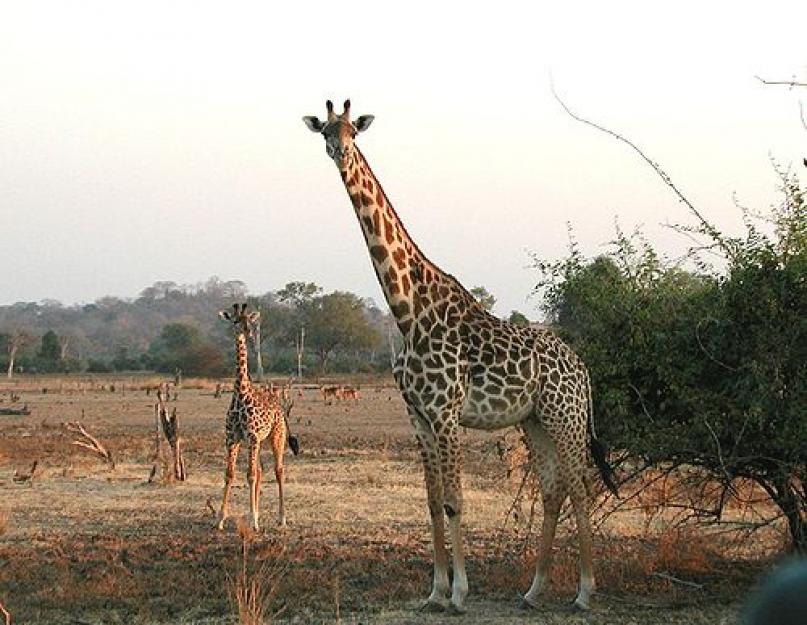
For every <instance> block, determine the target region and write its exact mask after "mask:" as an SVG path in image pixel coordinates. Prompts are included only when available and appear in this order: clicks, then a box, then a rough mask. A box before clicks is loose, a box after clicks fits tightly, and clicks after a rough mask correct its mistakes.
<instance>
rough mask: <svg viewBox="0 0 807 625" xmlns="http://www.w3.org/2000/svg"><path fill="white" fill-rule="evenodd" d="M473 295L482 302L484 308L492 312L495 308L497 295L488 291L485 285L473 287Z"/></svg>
mask: <svg viewBox="0 0 807 625" xmlns="http://www.w3.org/2000/svg"><path fill="white" fill-rule="evenodd" d="M471 295H473V296H474V297H475V298H476V299H477V300H478V301H479V303H480V304H482V308H484V309H485V310H487V311H488V312H491V311H492V310H493V306H495V305H496V297H495V296H494V295H492V294H490V293H489V292H488V290H487V289H486V288H485V287H483V286H475V287H474V288H472V289H471Z"/></svg>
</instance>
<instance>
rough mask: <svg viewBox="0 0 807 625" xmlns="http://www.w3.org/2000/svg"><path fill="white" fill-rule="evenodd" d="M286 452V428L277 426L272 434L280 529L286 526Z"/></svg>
mask: <svg viewBox="0 0 807 625" xmlns="http://www.w3.org/2000/svg"><path fill="white" fill-rule="evenodd" d="M285 451H286V428H285V427H284V426H282V425H280V424H278V425H276V426H275V431H274V432H273V433H272V454H273V455H274V458H275V480H276V481H277V499H278V502H277V506H278V511H277V524H278V525H279V526H280V527H285V526H286V509H285V507H284V504H283V480H284V473H285V471H284V468H283V453H284V452H285Z"/></svg>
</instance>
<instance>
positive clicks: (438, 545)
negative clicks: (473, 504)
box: [409, 409, 449, 612]
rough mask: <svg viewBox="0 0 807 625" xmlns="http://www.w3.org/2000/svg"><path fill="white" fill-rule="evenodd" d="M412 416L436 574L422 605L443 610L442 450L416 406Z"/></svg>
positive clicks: (445, 574)
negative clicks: (422, 473) (429, 522)
mask: <svg viewBox="0 0 807 625" xmlns="http://www.w3.org/2000/svg"><path fill="white" fill-rule="evenodd" d="M409 416H410V420H411V422H412V425H413V427H414V428H415V435H416V437H417V440H418V444H419V447H420V456H421V460H422V461H423V469H424V473H425V478H426V494H427V499H428V506H429V516H430V518H431V530H432V549H433V552H434V577H433V581H432V592H431V594H430V595H429V597H428V598H427V599H426V602H425V603H424V604H423V605H422V606H421V610H423V611H424V612H442V611H443V610H445V608H446V604H447V596H448V589H449V584H448V551H447V549H446V536H445V520H444V518H443V514H444V509H443V481H442V477H441V473H440V454H439V451H438V449H437V437H436V436H435V434H434V430H433V429H432V427H431V425H430V424H429V423H428V422H426V421H425V420H424V419H423V418H422V417H420V416H419V415H417V414H416V413H415V412H414V411H413V410H411V409H410V410H409Z"/></svg>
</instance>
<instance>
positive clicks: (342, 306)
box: [302, 291, 381, 373]
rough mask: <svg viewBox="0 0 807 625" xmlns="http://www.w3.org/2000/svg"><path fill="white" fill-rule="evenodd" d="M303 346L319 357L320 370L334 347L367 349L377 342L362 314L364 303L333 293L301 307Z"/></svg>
mask: <svg viewBox="0 0 807 625" xmlns="http://www.w3.org/2000/svg"><path fill="white" fill-rule="evenodd" d="M302 317H303V321H304V323H305V328H306V344H307V345H308V346H310V347H311V348H312V349H313V350H314V351H315V352H316V353H317V354H318V355H319V365H320V371H322V372H323V373H324V372H326V371H327V368H328V358H329V357H330V355H331V354H332V353H333V351H334V350H335V349H336V348H343V349H370V348H373V347H375V346H377V345H378V344H379V343H380V342H381V338H380V336H379V335H378V332H376V330H375V329H374V328H373V327H372V325H370V323H369V322H368V320H367V317H366V316H365V314H364V303H363V302H362V300H361V299H360V298H359V297H357V296H356V295H354V294H353V293H345V292H342V291H334V292H333V293H329V294H327V295H321V296H319V297H315V298H313V299H311V300H310V301H309V302H307V303H306V304H304V305H303V306H302Z"/></svg>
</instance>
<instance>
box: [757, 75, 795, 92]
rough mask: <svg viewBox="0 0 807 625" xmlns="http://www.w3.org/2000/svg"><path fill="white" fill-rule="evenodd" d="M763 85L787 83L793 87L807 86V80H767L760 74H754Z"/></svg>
mask: <svg viewBox="0 0 807 625" xmlns="http://www.w3.org/2000/svg"><path fill="white" fill-rule="evenodd" d="M754 78H756V79H757V80H758V81H759V82H761V83H762V84H763V85H787V86H788V87H790V88H791V89H792V88H793V87H807V82H798V81H797V80H796V79H795V78H793V79H791V80H765V79H764V78H760V77H759V76H754Z"/></svg>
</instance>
